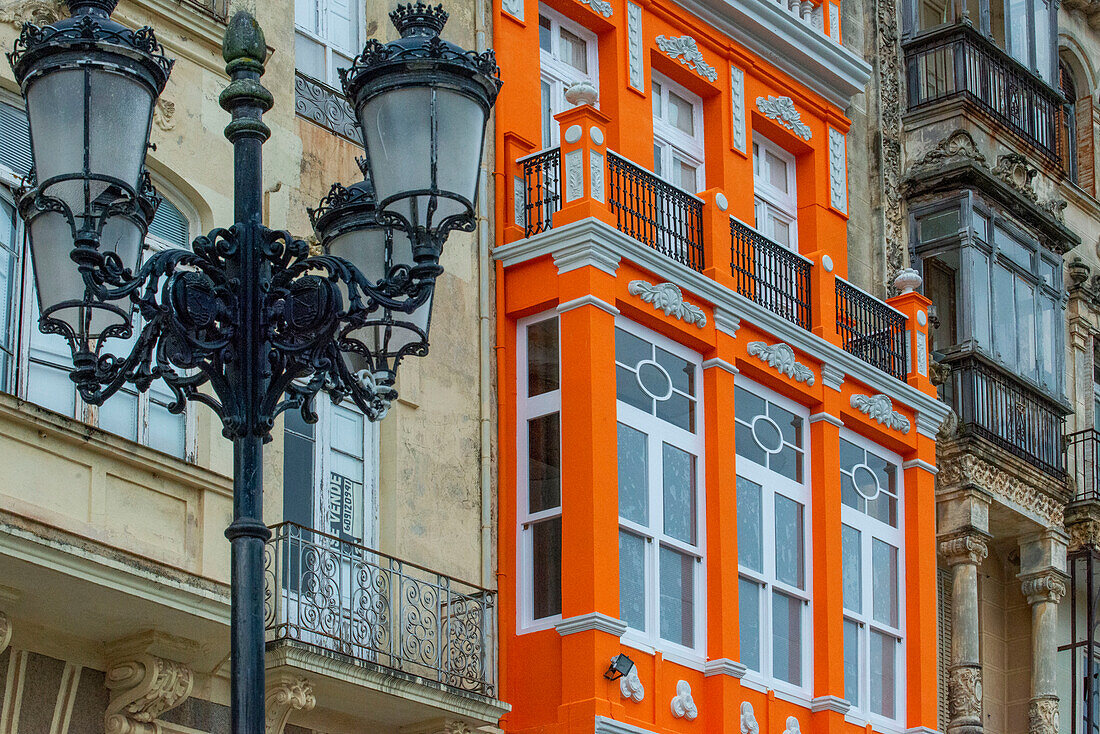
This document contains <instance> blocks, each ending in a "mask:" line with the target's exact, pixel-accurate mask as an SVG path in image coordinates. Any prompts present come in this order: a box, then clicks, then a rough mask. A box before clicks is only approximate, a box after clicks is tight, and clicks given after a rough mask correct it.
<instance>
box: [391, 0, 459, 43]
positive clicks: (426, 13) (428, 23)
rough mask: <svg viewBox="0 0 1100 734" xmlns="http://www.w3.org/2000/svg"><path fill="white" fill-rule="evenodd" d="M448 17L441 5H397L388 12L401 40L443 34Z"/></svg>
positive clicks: (419, 3) (420, 3)
mask: <svg viewBox="0 0 1100 734" xmlns="http://www.w3.org/2000/svg"><path fill="white" fill-rule="evenodd" d="M449 17H450V16H449V15H448V14H447V11H446V10H444V9H443V6H442V5H434V6H433V5H428V4H427V3H422V2H418V3H415V4H414V3H409V4H408V5H398V6H397V7H396V8H394V9H393V10H392V11H390V20H391V21H392V22H393V25H394V27H395V28H397V32H398V33H400V34H401V37H402V38H408V37H409V36H438V35H439V34H440V33H442V32H443V26H445V25H446V24H447V18H449Z"/></svg>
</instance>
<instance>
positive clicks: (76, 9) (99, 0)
mask: <svg viewBox="0 0 1100 734" xmlns="http://www.w3.org/2000/svg"><path fill="white" fill-rule="evenodd" d="M117 5H118V0H69V13H70V14H72V15H99V16H101V17H104V18H106V17H107V16H109V15H110V14H111V13H113V12H114V11H115V7H116V6H117Z"/></svg>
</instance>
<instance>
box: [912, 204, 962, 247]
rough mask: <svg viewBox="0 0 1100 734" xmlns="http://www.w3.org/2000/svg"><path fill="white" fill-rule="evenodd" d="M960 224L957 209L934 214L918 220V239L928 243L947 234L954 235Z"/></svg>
mask: <svg viewBox="0 0 1100 734" xmlns="http://www.w3.org/2000/svg"><path fill="white" fill-rule="evenodd" d="M960 223H961V219H960V215H959V209H958V207H956V208H954V209H948V210H947V211H945V212H936V213H935V214H929V215H927V216H925V217H922V218H921V219H920V225H919V226H920V239H921V241H922V242H928V241H929V240H934V239H937V238H939V237H945V236H947V235H949V234H956V233H957V232H958V231H959V225H960Z"/></svg>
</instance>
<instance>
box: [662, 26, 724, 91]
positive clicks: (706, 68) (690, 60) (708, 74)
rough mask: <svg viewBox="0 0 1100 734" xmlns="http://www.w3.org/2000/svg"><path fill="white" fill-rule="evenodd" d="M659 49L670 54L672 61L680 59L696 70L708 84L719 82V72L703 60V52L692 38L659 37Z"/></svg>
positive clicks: (685, 64)
mask: <svg viewBox="0 0 1100 734" xmlns="http://www.w3.org/2000/svg"><path fill="white" fill-rule="evenodd" d="M657 48H659V49H661V50H662V51H664V52H665V53H666V54H668V57H669V58H670V59H679V61H680V63H681V64H683V65H684V66H686V67H687V68H689V69H695V71H697V72H698V73H699V76H701V77H703V78H704V79H706V80H707V81H708V82H716V81H718V70H717V69H715V68H714V67H713V66H711V65H710V64H708V63H707V62H706V61H704V60H703V52H702V51H700V50H699V45H698V44H697V43H695V39H694V38H692V37H691V36H680V37H678V38H669V37H668V36H657Z"/></svg>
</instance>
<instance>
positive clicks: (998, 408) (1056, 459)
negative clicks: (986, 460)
mask: <svg viewBox="0 0 1100 734" xmlns="http://www.w3.org/2000/svg"><path fill="white" fill-rule="evenodd" d="M947 364H948V365H949V366H950V369H951V376H950V379H949V380H948V382H947V384H946V385H945V386H944V398H945V400H946V401H947V402H948V404H950V405H951V407H953V408H954V409H955V413H956V414H957V415H958V417H959V435H960V436H968V435H974V436H980V437H982V438H984V439H986V440H988V441H990V442H992V443H994V444H996V445H997V446H999V447H1001V448H1002V449H1004V450H1006V451H1008V452H1009V453H1011V454H1013V455H1015V456H1017V457H1019V458H1021V459H1023V460H1024V461H1026V462H1027V463H1029V464H1031V465H1032V466H1034V467H1036V468H1038V469H1040V470H1042V471H1044V472H1046V473H1047V474H1050V475H1051V476H1053V477H1054V478H1055V479H1058V480H1062V479H1064V478H1065V477H1066V452H1065V449H1064V444H1063V439H1062V432H1063V430H1064V426H1065V414H1066V410H1065V409H1064V408H1063V407H1062V406H1061V405H1059V404H1058V403H1057V402H1055V401H1054V400H1051V399H1050V398H1047V397H1045V396H1043V395H1042V394H1040V393H1039V392H1038V391H1037V390H1035V389H1033V388H1031V387H1030V386H1028V385H1027V384H1025V383H1024V382H1022V381H1020V380H1018V379H1017V378H1015V377H1012V376H1011V375H1008V374H1007V373H1005V372H1003V371H1002V370H1000V369H998V368H996V367H993V366H992V365H990V364H988V363H986V362H985V361H984V360H982V359H981V358H979V357H978V356H976V355H973V354H968V355H966V356H963V357H961V358H957V359H953V360H951V361H949V362H947ZM1081 448H1082V450H1083V449H1084V448H1085V447H1084V446H1082V447H1081ZM1090 486H1091V485H1090Z"/></svg>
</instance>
